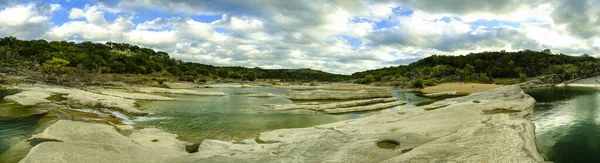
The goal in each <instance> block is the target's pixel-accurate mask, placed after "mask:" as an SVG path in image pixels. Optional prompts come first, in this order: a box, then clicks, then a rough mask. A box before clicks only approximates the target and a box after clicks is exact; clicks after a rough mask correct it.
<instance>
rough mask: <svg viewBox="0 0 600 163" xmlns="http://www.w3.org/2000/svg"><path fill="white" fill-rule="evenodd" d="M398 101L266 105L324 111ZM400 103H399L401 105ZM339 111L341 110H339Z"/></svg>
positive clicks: (377, 99)
mask: <svg viewBox="0 0 600 163" xmlns="http://www.w3.org/2000/svg"><path fill="white" fill-rule="evenodd" d="M393 101H398V98H395V97H392V98H375V99H367V100H355V101H346V102H336V103H329V104H317V103H306V104H267V105H264V106H266V107H269V108H272V109H274V110H292V109H310V110H315V111H323V110H333V109H340V108H350V107H356V106H365V105H370V104H377V103H387V102H393ZM403 103H404V104H405V103H406V102H401V103H400V104H403ZM400 104H398V105H400ZM375 109H378V108H373V109H371V110H375ZM379 109H381V108H379ZM347 110H348V111H346V112H351V111H352V110H353V109H347ZM337 113H339V112H337Z"/></svg>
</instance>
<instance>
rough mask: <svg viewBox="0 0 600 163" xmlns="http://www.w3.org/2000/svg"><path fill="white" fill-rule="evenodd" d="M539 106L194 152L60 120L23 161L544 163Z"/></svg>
mask: <svg viewBox="0 0 600 163" xmlns="http://www.w3.org/2000/svg"><path fill="white" fill-rule="evenodd" d="M534 103H535V100H534V99H533V98H531V97H530V96H529V95H527V94H525V93H524V92H523V91H522V90H521V89H520V88H519V87H518V86H508V87H502V88H497V89H494V90H491V91H488V92H482V93H474V94H471V95H469V96H464V97H459V98H454V99H446V100H443V101H439V102H436V103H433V104H431V105H426V106H421V107H416V108H412V109H399V110H386V111H382V112H379V113H376V114H374V115H371V116H367V117H364V118H359V119H352V120H345V121H341V122H337V123H332V124H325V125H319V126H315V127H308V128H297V129H280V130H274V131H270V132H265V133H262V134H260V135H259V136H258V137H257V138H255V139H248V140H244V141H242V142H235V143H234V142H226V141H220V140H209V139H206V140H204V141H203V142H202V143H201V144H200V146H199V149H198V152H197V153H192V154H187V153H185V152H182V151H181V146H182V145H181V144H179V143H180V142H179V143H178V142H177V141H172V139H170V138H172V136H173V135H168V134H166V136H160V137H158V138H151V137H149V136H146V137H136V136H130V137H127V136H123V135H120V134H118V132H116V130H115V129H114V128H113V127H112V126H108V125H100V124H89V123H80V122H71V121H59V122H58V123H56V124H54V125H52V126H50V127H49V128H47V129H46V130H45V131H44V132H43V133H42V134H39V135H36V136H34V137H33V138H34V139H39V140H47V141H45V142H42V143H40V144H38V145H36V146H35V147H33V149H32V150H31V152H30V153H29V154H28V155H27V157H26V158H25V159H24V160H23V161H22V162H26V163H27V162H102V161H104V160H107V159H106V158H110V160H109V161H110V162H519V163H527V162H543V161H544V159H543V158H542V157H541V156H540V154H539V153H538V152H537V149H536V147H535V141H534V140H535V135H534V124H533V123H532V122H530V121H528V120H526V119H524V118H523V117H524V116H525V115H528V114H530V113H531V112H532V110H533V106H534ZM155 131H156V130H153V131H148V132H146V133H148V134H151V135H160V134H153V132H155ZM136 132H139V131H136ZM156 132H159V131H156ZM132 135H133V134H132ZM155 139H156V141H155ZM169 139H170V140H169ZM138 140H139V142H138ZM148 140H150V141H148ZM162 141H165V144H160V143H156V142H162ZM184 144H185V143H184ZM109 161H108V160H107V161H105V162H109Z"/></svg>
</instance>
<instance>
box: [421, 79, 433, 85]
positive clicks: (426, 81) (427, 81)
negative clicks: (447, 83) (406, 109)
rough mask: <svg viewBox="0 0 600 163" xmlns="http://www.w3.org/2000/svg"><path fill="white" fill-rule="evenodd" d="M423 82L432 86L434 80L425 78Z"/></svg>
mask: <svg viewBox="0 0 600 163" xmlns="http://www.w3.org/2000/svg"><path fill="white" fill-rule="evenodd" d="M423 84H424V85H426V86H434V85H435V82H434V81H433V80H431V79H427V80H425V82H423Z"/></svg>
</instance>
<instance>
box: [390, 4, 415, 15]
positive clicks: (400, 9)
mask: <svg viewBox="0 0 600 163" xmlns="http://www.w3.org/2000/svg"><path fill="white" fill-rule="evenodd" d="M392 12H394V14H396V15H399V16H410V15H412V14H414V13H415V11H413V10H412V9H410V8H406V7H402V6H398V7H395V8H393V9H392Z"/></svg>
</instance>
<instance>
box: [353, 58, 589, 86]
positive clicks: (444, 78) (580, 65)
mask: <svg viewBox="0 0 600 163" xmlns="http://www.w3.org/2000/svg"><path fill="white" fill-rule="evenodd" d="M598 61H600V60H598V59H597V58H594V57H590V56H589V55H587V54H584V55H581V56H569V55H565V54H552V52H551V51H550V50H549V49H546V50H543V51H541V52H540V51H531V50H524V51H518V52H506V51H499V52H482V53H471V54H467V55H461V56H444V55H433V56H430V57H427V58H424V59H421V60H419V61H417V62H414V63H411V64H409V65H400V66H392V67H386V68H382V69H376V70H368V71H363V72H357V73H354V74H352V75H351V76H350V78H352V79H356V80H357V81H360V82H363V83H367V82H368V81H370V82H386V83H396V84H395V85H400V86H412V87H421V86H422V85H421V80H425V81H424V82H423V84H425V85H431V84H432V83H435V82H436V81H437V82H438V83H440V82H478V83H493V82H494V81H495V80H494V79H498V80H499V81H496V82H501V83H502V84H511V83H514V82H517V81H520V82H523V81H526V80H528V79H532V78H536V77H541V76H549V75H553V76H556V78H558V79H560V80H561V81H564V80H569V79H573V78H576V77H583V76H589V75H593V74H596V73H597V72H600V63H599V62H598ZM505 79H517V80H514V81H512V82H506V80H505ZM552 82H554V81H552Z"/></svg>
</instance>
